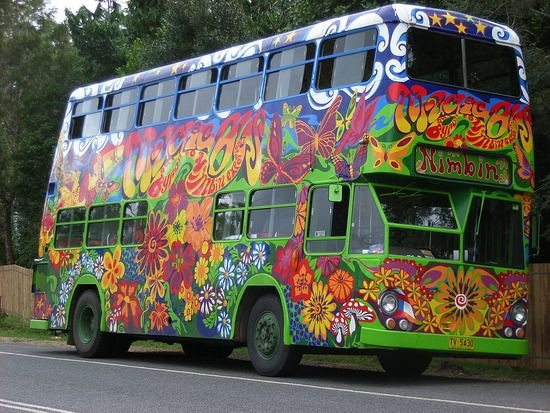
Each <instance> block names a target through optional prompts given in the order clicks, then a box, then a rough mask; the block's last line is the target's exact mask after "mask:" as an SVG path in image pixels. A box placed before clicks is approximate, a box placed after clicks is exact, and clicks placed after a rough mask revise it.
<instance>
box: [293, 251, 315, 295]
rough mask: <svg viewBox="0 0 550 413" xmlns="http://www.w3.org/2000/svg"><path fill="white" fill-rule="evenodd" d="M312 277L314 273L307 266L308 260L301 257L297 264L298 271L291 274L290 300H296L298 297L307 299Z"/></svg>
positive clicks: (309, 293)
mask: <svg viewBox="0 0 550 413" xmlns="http://www.w3.org/2000/svg"><path fill="white" fill-rule="evenodd" d="M313 278H314V273H313V270H312V269H311V268H310V266H309V261H308V260H307V258H303V259H302V260H300V263H299V264H298V271H297V272H296V274H294V275H293V276H292V293H291V294H292V295H291V297H292V301H298V300H299V299H300V298H303V299H304V300H307V299H309V297H310V296H311V289H310V286H311V283H312V282H313Z"/></svg>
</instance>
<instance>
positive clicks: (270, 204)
mask: <svg viewBox="0 0 550 413" xmlns="http://www.w3.org/2000/svg"><path fill="white" fill-rule="evenodd" d="M295 212H296V188H295V187H293V186H286V187H279V188H271V189H260V190H258V191H254V192H253V193H252V198H251V201H250V208H249V215H248V232H247V236H248V238H288V237H290V236H291V235H292V232H293V231H294V215H295Z"/></svg>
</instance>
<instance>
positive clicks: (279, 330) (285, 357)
mask: <svg viewBox="0 0 550 413" xmlns="http://www.w3.org/2000/svg"><path fill="white" fill-rule="evenodd" d="M283 326H284V321H283V313H282V309H281V303H280V302H279V299H278V298H277V297H276V296H275V295H274V294H266V295H263V296H261V297H260V298H259V299H258V301H256V303H255V304H254V306H253V307H252V310H251V311H250V315H249V318H248V326H247V332H246V342H247V345H248V354H249V357H250V361H251V362H252V365H253V366H254V369H255V370H256V371H257V372H258V373H259V374H261V375H262V376H271V377H272V376H282V375H285V374H288V373H289V372H290V371H291V370H292V369H294V368H295V367H296V366H297V365H298V364H299V363H300V360H301V358H302V353H301V351H300V350H299V349H297V348H296V347H293V346H287V345H285V344H284V341H283V334H284V333H283Z"/></svg>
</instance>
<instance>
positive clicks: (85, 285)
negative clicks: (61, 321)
mask: <svg viewBox="0 0 550 413" xmlns="http://www.w3.org/2000/svg"><path fill="white" fill-rule="evenodd" d="M87 290H91V291H94V292H95V293H96V294H97V296H98V298H99V304H100V307H101V319H100V322H99V328H100V330H101V331H107V321H106V320H105V317H104V314H103V311H104V309H105V294H104V293H103V290H102V289H101V286H100V285H99V282H98V281H97V279H96V278H95V277H94V276H92V275H90V274H87V275H84V276H82V277H80V278H79V279H78V280H77V281H76V283H75V286H74V288H73V291H72V293H71V295H70V296H69V299H68V300H67V309H68V312H67V314H68V317H67V324H66V329H67V330H71V326H72V322H73V316H74V314H73V313H74V308H75V306H76V303H77V301H78V297H80V296H81V295H82V293H84V291H87ZM69 336H70V338H72V336H71V335H70V334H69Z"/></svg>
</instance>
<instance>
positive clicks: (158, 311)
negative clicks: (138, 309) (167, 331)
mask: <svg viewBox="0 0 550 413" xmlns="http://www.w3.org/2000/svg"><path fill="white" fill-rule="evenodd" d="M167 309H168V307H167V306H166V304H164V303H159V302H156V301H155V309H154V310H153V311H151V314H150V315H149V320H151V329H153V328H154V329H155V330H157V331H159V332H160V331H162V329H163V328H164V327H165V326H167V325H168V314H167V313H166V310H167Z"/></svg>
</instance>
